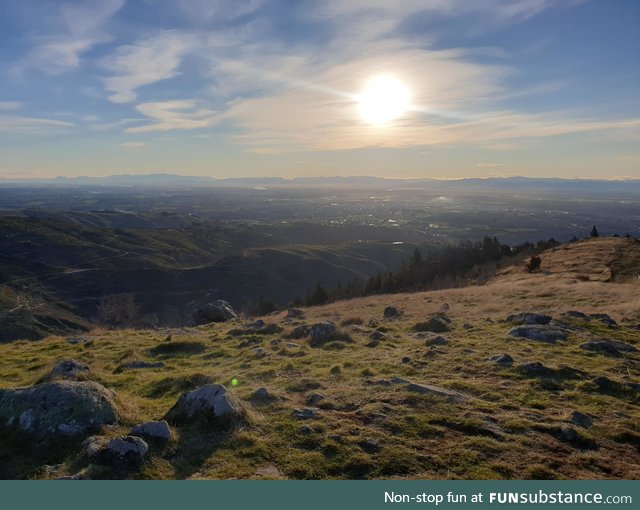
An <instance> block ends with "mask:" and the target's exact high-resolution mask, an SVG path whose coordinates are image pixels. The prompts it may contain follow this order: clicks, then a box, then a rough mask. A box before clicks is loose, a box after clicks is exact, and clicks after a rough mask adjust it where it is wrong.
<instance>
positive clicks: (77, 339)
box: [65, 336, 91, 345]
mask: <svg viewBox="0 0 640 510" xmlns="http://www.w3.org/2000/svg"><path fill="white" fill-rule="evenodd" d="M65 340H66V341H67V343H69V344H71V345H83V344H86V343H87V342H89V341H90V340H91V339H90V338H89V337H87V336H69V337H67V338H65Z"/></svg>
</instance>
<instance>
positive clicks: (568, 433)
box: [560, 425, 580, 443]
mask: <svg viewBox="0 0 640 510" xmlns="http://www.w3.org/2000/svg"><path fill="white" fill-rule="evenodd" d="M560 435H561V436H562V438H563V439H564V440H565V441H569V442H570V443H574V442H576V441H577V440H578V439H579V438H580V436H579V434H578V431H577V430H576V429H574V428H573V427H570V426H569V425H562V426H561V427H560Z"/></svg>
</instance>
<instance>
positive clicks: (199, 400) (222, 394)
mask: <svg viewBox="0 0 640 510" xmlns="http://www.w3.org/2000/svg"><path fill="white" fill-rule="evenodd" d="M243 414H244V412H243V409H242V406H241V405H240V402H238V400H237V399H236V398H235V397H234V396H233V395H232V394H231V393H230V392H229V391H228V390H227V388H225V387H224V386H223V385H222V384H205V385H204V386H200V387H199V388H197V389H195V390H193V391H189V392H187V393H183V394H182V395H181V396H180V398H179V399H178V401H177V402H176V403H175V405H174V406H173V407H172V408H171V409H170V410H169V412H168V413H167V414H166V415H165V419H166V420H167V421H168V422H169V423H185V422H188V421H190V420H194V419H206V420H208V419H213V420H215V421H220V420H228V419H234V418H239V417H241V416H242V415H243Z"/></svg>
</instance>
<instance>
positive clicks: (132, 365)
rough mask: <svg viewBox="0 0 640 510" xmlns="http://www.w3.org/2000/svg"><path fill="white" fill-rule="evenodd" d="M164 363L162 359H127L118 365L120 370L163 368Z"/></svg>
mask: <svg viewBox="0 0 640 510" xmlns="http://www.w3.org/2000/svg"><path fill="white" fill-rule="evenodd" d="M164 367H165V364H164V363H163V362H162V361H143V360H133V361H127V362H125V363H122V364H121V365H120V367H119V368H120V370H140V369H145V368H164Z"/></svg>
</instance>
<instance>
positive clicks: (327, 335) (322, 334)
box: [309, 322, 337, 345]
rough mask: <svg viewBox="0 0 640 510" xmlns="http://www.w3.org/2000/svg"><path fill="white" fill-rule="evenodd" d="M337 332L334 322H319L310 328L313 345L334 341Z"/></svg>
mask: <svg viewBox="0 0 640 510" xmlns="http://www.w3.org/2000/svg"><path fill="white" fill-rule="evenodd" d="M336 331H337V328H336V325H335V324H334V323H333V322H317V323H316V324H312V325H311V327H310V328H309V336H310V337H311V345H317V344H321V343H323V342H328V341H329V340H332V339H333V337H334V335H335V334H336Z"/></svg>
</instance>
